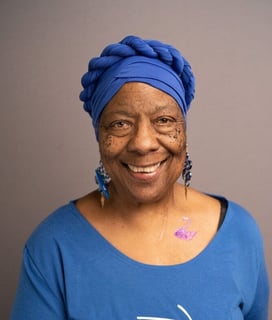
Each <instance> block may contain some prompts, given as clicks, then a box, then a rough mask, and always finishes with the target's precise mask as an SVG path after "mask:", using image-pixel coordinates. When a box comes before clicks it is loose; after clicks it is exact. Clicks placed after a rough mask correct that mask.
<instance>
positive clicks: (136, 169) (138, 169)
mask: <svg viewBox="0 0 272 320" xmlns="http://www.w3.org/2000/svg"><path fill="white" fill-rule="evenodd" d="M160 165H161V162H158V163H156V164H153V165H150V166H144V167H142V166H134V165H132V164H128V165H127V166H128V168H129V169H130V170H131V171H132V172H134V173H153V172H155V171H156V170H157V169H158V168H159V166H160Z"/></svg>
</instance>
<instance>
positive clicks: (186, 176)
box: [182, 151, 193, 197]
mask: <svg viewBox="0 0 272 320" xmlns="http://www.w3.org/2000/svg"><path fill="white" fill-rule="evenodd" d="M192 166H193V163H192V160H191V159H190V156H189V153H188V152H187V151H186V157H185V162H184V166H183V170H182V178H183V180H184V186H185V196H186V197H187V188H188V187H189V186H190V183H191V179H192V172H191V169H192Z"/></svg>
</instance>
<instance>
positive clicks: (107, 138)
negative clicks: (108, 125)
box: [103, 135, 113, 148]
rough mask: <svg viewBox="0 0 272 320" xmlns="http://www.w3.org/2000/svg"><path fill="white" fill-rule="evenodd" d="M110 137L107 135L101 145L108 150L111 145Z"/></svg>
mask: <svg viewBox="0 0 272 320" xmlns="http://www.w3.org/2000/svg"><path fill="white" fill-rule="evenodd" d="M112 140H113V138H112V136H111V135H108V136H106V137H105V138H104V139H103V145H104V147H105V148H109V147H110V146H111V145H112Z"/></svg>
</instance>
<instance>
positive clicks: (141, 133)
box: [127, 120, 159, 154]
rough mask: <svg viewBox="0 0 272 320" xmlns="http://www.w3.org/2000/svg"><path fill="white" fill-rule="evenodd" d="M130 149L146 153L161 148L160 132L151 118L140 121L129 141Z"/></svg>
mask: <svg viewBox="0 0 272 320" xmlns="http://www.w3.org/2000/svg"><path fill="white" fill-rule="evenodd" d="M127 147H128V151H133V152H138V153H140V154H146V153H148V152H151V151H156V150H157V149H158V148H159V141H158V133H157V132H156V130H155V128H154V126H153V124H152V122H151V121H150V120H141V121H139V122H138V123H137V124H136V125H135V128H134V131H133V134H132V136H131V139H130V140H129V143H128V146H127Z"/></svg>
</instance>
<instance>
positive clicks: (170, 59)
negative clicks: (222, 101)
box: [80, 36, 195, 138]
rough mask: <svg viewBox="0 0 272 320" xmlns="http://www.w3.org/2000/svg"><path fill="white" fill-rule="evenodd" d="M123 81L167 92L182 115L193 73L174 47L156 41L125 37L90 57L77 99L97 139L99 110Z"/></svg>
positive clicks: (190, 94) (192, 90)
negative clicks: (88, 115) (90, 119)
mask: <svg viewBox="0 0 272 320" xmlns="http://www.w3.org/2000/svg"><path fill="white" fill-rule="evenodd" d="M127 82H144V83H146V84H149V85H151V86H153V87H155V88H157V89H159V90H161V91H164V92H165V93H167V94H169V95H170V96H172V97H173V98H174V99H175V100H176V101H177V103H178V105H179V107H180V109H181V111H182V113H183V115H184V117H186V114H187V111H188V110H189V107H190V103H191V101H192V100H193V98H194V93H195V79H194V75H193V73H192V70H191V67H190V64H189V63H188V62H187V61H186V60H185V58H184V57H183V56H182V55H181V54H180V52H179V51H178V50H177V49H175V48H174V47H172V46H170V45H167V44H164V43H161V42H159V41H156V40H143V39H141V38H139V37H136V36H128V37H126V38H124V39H123V40H122V41H121V42H119V43H116V44H112V45H109V46H107V47H106V48H105V49H104V50H103V51H102V53H101V55H100V57H95V58H93V59H91V60H90V62H89V66H88V72H87V73H85V74H84V75H83V77H82V79H81V83H82V86H83V88H84V89H83V91H82V92H81V93H80V99H81V100H82V101H83V102H84V109H85V110H86V111H87V112H88V113H89V114H90V116H91V117H92V120H93V126H94V128H95V133H96V137H97V138H98V124H99V123H98V122H99V118H100V115H101V113H102V111H103V110H104V108H105V107H106V105H107V103H108V102H109V101H110V100H111V99H112V97H113V96H114V95H115V94H116V93H117V92H118V90H119V89H120V88H121V87H122V86H123V85H124V84H125V83H127Z"/></svg>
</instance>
